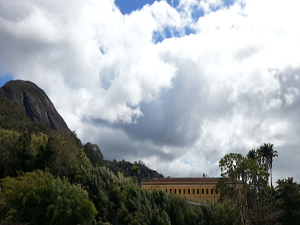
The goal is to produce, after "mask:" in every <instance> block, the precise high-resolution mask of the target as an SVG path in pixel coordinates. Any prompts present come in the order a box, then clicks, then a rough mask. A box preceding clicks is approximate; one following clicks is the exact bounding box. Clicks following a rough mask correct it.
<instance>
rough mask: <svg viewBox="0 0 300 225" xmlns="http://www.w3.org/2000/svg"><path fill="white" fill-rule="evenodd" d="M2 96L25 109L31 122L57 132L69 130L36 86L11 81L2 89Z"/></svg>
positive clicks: (0, 90) (0, 91) (24, 82)
mask: <svg viewBox="0 0 300 225" xmlns="http://www.w3.org/2000/svg"><path fill="white" fill-rule="evenodd" d="M0 95H2V96H4V97H6V98H7V99H10V100H12V101H14V102H16V103H18V105H19V106H20V107H23V108H24V110H25V112H26V114H27V116H28V117H29V118H30V119H31V121H33V122H42V123H44V124H46V125H49V126H50V127H51V128H52V129H55V130H58V129H63V128H66V129H68V126H67V124H66V123H65V121H64V120H63V118H62V117H61V116H60V115H59V113H58V112H57V111H56V109H55V107H54V105H53V103H52V102H51V101H50V99H49V98H48V96H47V95H46V94H45V92H44V91H43V90H42V89H41V88H39V87H38V86H37V85H36V84H34V83H32V82H30V81H22V80H14V81H9V82H7V83H6V84H5V85H4V86H3V87H1V89H0Z"/></svg>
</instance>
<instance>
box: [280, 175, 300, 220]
mask: <svg viewBox="0 0 300 225" xmlns="http://www.w3.org/2000/svg"><path fill="white" fill-rule="evenodd" d="M276 183H277V187H276V188H275V190H276V192H275V193H276V199H277V202H278V205H279V209H280V210H281V215H280V217H279V222H280V223H281V224H285V225H292V224H293V225H294V224H300V184H299V183H297V182H295V181H294V180H293V178H292V177H288V178H287V179H282V180H278V181H277V182H276Z"/></svg>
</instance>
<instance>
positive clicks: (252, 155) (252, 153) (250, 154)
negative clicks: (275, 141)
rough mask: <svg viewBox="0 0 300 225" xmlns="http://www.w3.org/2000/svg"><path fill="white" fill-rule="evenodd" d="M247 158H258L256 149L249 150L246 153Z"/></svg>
mask: <svg viewBox="0 0 300 225" xmlns="http://www.w3.org/2000/svg"><path fill="white" fill-rule="evenodd" d="M247 158H248V159H253V160H254V161H256V160H257V158H258V156H257V152H256V150H254V149H252V150H249V152H248V154H247Z"/></svg>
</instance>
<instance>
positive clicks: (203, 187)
mask: <svg viewBox="0 0 300 225" xmlns="http://www.w3.org/2000/svg"><path fill="white" fill-rule="evenodd" d="M218 181H219V178H216V177H205V176H203V177H199V178H152V179H151V180H149V181H148V182H142V184H141V186H142V188H143V189H146V190H149V191H151V190H155V189H156V190H158V189H161V190H164V191H165V192H167V193H169V194H175V195H180V196H186V197H188V198H193V199H197V200H204V201H215V200H218V199H219V198H220V193H218V194H217V193H216V191H215V189H214V188H215V186H216V184H217V183H218Z"/></svg>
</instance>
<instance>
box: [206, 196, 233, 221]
mask: <svg viewBox="0 0 300 225" xmlns="http://www.w3.org/2000/svg"><path fill="white" fill-rule="evenodd" d="M202 211H203V217H204V224H205V225H233V224H236V225H238V224H239V220H237V219H236V218H237V215H236V211H235V208H234V207H232V205H231V204H227V203H224V204H220V203H218V202H214V201H212V202H209V203H206V204H205V206H204V207H202Z"/></svg>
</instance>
